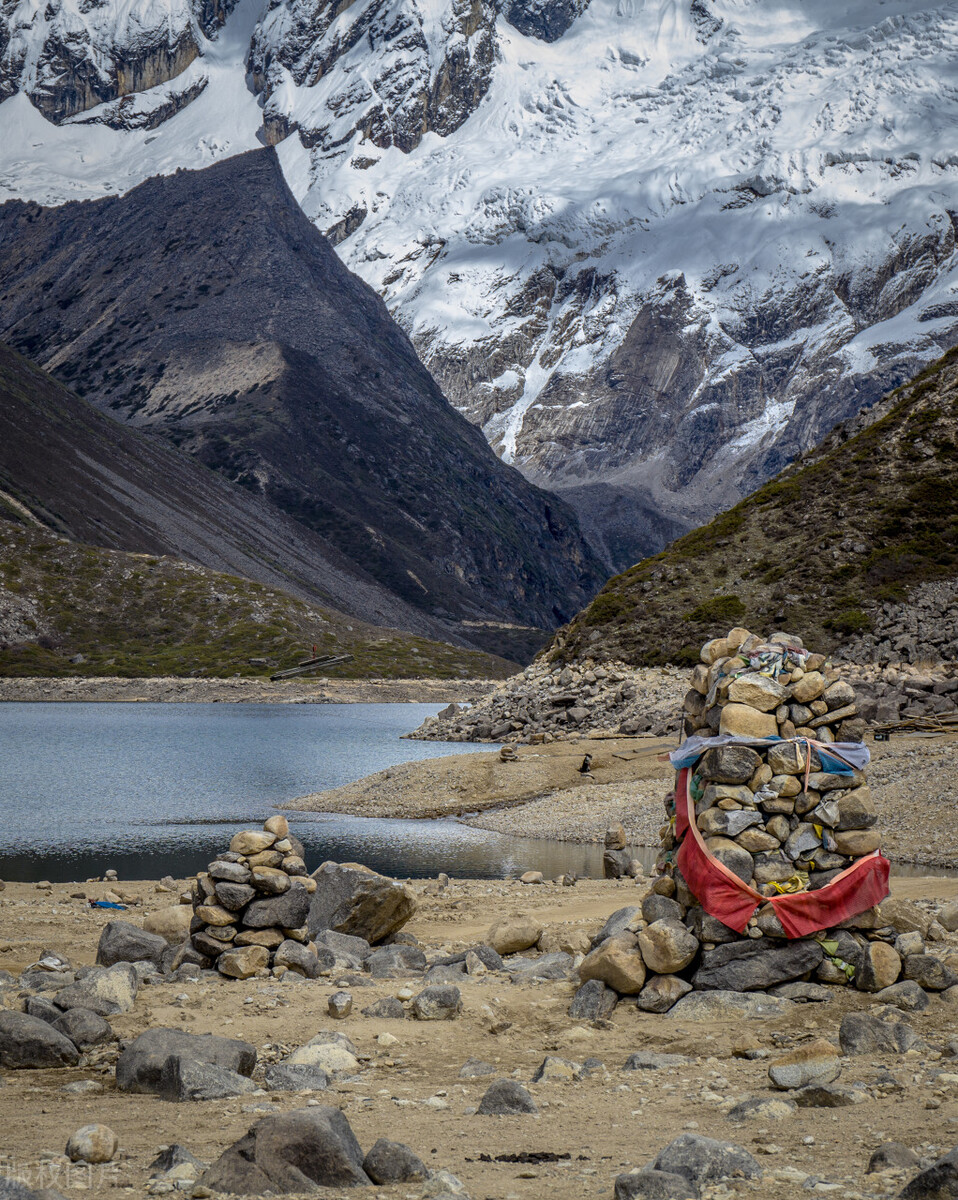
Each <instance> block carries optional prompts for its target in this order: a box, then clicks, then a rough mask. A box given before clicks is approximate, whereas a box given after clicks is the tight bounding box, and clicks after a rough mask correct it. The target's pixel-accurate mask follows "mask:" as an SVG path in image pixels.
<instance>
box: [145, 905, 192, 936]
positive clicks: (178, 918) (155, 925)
mask: <svg viewBox="0 0 958 1200" xmlns="http://www.w3.org/2000/svg"><path fill="white" fill-rule="evenodd" d="M192 916H193V911H192V909H191V908H190V906H189V905H188V904H171V905H170V907H169V908H161V909H158V910H157V911H156V912H152V913H147V915H146V916H145V917H144V918H143V929H144V932H146V933H152V934H155V935H156V936H157V937H161V938H162V939H163V940H164V941H165V942H166V943H167V945H170V946H180V945H182V943H183V941H184V939H185V938H187V937H188V936H189V932H190V920H191V918H192Z"/></svg>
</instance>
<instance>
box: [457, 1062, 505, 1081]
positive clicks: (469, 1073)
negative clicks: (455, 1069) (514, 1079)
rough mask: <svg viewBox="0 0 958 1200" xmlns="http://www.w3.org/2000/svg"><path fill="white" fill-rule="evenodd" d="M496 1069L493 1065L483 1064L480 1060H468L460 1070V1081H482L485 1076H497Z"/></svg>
mask: <svg viewBox="0 0 958 1200" xmlns="http://www.w3.org/2000/svg"><path fill="white" fill-rule="evenodd" d="M495 1073H496V1068H495V1067H494V1066H493V1065H492V1063H487V1062H482V1060H481V1059H478V1058H467V1059H466V1061H465V1062H464V1063H463V1064H462V1066H461V1067H460V1068H459V1078H460V1079H480V1078H482V1076H484V1075H495Z"/></svg>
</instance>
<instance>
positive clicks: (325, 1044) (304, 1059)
mask: <svg viewBox="0 0 958 1200" xmlns="http://www.w3.org/2000/svg"><path fill="white" fill-rule="evenodd" d="M329 1036H330V1035H327V1034H317V1036H316V1037H315V1038H311V1039H310V1041H308V1042H307V1043H306V1045H305V1046H300V1047H299V1049H298V1050H294V1051H293V1053H292V1054H291V1055H290V1056H289V1058H288V1059H287V1061H288V1062H289V1063H292V1064H293V1065H294V1066H297V1065H304V1066H310V1067H321V1068H322V1070H324V1071H325V1072H326V1073H327V1074H328V1075H355V1073H356V1072H357V1071H358V1070H359V1059H358V1058H357V1057H356V1054H355V1053H354V1051H355V1047H354V1046H353V1045H352V1043H351V1042H349V1040H348V1039H346V1042H347V1045H342V1044H341V1043H340V1042H338V1041H328V1040H326V1039H327V1037H329Z"/></svg>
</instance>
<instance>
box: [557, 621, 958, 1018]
mask: <svg viewBox="0 0 958 1200" xmlns="http://www.w3.org/2000/svg"><path fill="white" fill-rule="evenodd" d="M701 657H702V661H701V663H700V664H699V665H698V666H696V667H695V669H694V670H693V672H692V688H691V690H690V691H689V692H688V694H687V696H686V699H685V704H684V724H685V731H686V733H687V734H689V735H698V736H701V737H704V738H710V737H713V736H718V735H722V734H730V735H734V736H738V737H743V738H754V739H763V738H773V737H774V738H781V739H789V738H791V739H795V740H791V741H789V740H781V741H776V742H774V743H772V744H771V745H769V746H762V745H761V744H759V745H758V746H755V747H751V746H748V745H743V744H740V743H734V742H732V743H727V744H719V745H715V746H711V747H709V748H707V749H705V751H704V754H703V755H702V757H701V758H700V759H699V760H698V762H697V763H696V765H695V767H694V774H693V775H692V777H691V786H692V798H693V800H694V802H695V820H696V824H697V826H698V829H699V831H700V832H701V833H702V835H703V838H704V840H705V844H706V846H707V847H708V848H709V850H710V851H711V852H712V854H713V855H714V856H715V857H716V858H718V859H719V860H720V861H721V862H723V863H724V864H725V865H726V866H727V867H728V868H729V869H730V870H731V871H732V872H733V873H734V874H736V875H738V877H739V878H740V879H742V880H743V881H744V882H746V883H748V884H750V885H751V886H752V887H753V888H755V890H756V891H758V892H760V893H761V894H764V895H766V896H770V897H771V896H773V895H775V894H777V893H781V892H797V891H805V890H813V889H816V888H820V887H823V886H825V885H826V884H827V883H829V882H830V881H831V880H832V879H833V878H834V877H835V876H836V875H837V874H838V873H839V872H841V871H843V870H844V869H846V868H847V867H848V866H849V865H851V863H853V862H854V861H855V860H856V859H858V858H861V857H862V856H863V855H866V854H870V853H871V852H872V851H874V850H876V849H878V848H879V844H880V837H879V833H878V831H877V830H876V829H875V828H874V826H875V824H876V813H875V807H874V803H873V801H872V797H871V793H870V790H869V787H868V785H867V783H866V781H865V777H864V774H863V773H862V772H860V771H854V772H853V773H851V774H839V773H838V772H835V771H834V770H829V769H828V766H829V764H828V763H827V762H826V763H823V761H822V759H821V757H820V753H819V751H818V750H816V749H815V748H811V750H809V747H808V745H807V744H806V743H803V742H802V741H801V740H800V739H802V738H809V739H811V740H813V741H816V742H819V743H825V744H826V745H827V744H830V743H833V742H836V741H842V742H847V741H856V740H860V739H861V737H862V735H863V733H864V723H863V722H862V720H861V718H860V716H859V714H858V709H857V700H856V696H855V692H854V690H853V689H852V688H851V687H850V686H849V685H848V684H847V683H845V682H844V681H843V680H842V679H841V678H840V677H839V675H838V672H837V671H836V670H835V669H834V667H833V666H832V664H831V663H830V662H829V661H828V660H827V659H825V658H824V657H823V656H821V655H815V654H810V653H808V652H807V651H806V650H805V648H804V647H803V646H802V645H801V642H800V640H799V639H797V638H794V637H791V636H789V635H786V634H780V635H773V637H772V638H770V639H769V641H768V642H763V641H761V639H759V638H757V637H755V636H753V635H752V634H750V633H749V632H748V630H745V629H733V630H731V631H730V632H729V634H728V635H727V636H726V637H724V638H717V639H715V640H713V641H710V642H708V643H706V645H705V646H704V647H703V648H702V656H701ZM809 753H810V756H811V761H810V762H809V761H808V755H809ZM821 754H827V749H826V748H825V747H823V749H822V751H821ZM666 811H667V814H668V816H669V817H670V820H669V822H668V824H666V825H665V826H663V828H662V831H661V836H662V851H661V854H660V856H659V861H658V864H657V874H656V877H655V878H654V879H651V880H644V879H641V878H640V879H639V880H638V881H637V883H638V884H639V886H640V887H641V888H642V891H641V893H640V895H639V897H637V899H638V903H636V904H632V905H629V906H628V907H626V908H623V909H621V910H619V912H617V913H615V914H613V916H612V917H610V918H609V920H608V921H607V922H606V925H605V927H604V928H603V929H602V930H601V931H600V932H599V934H598V935H597V936H596V937H595V938H594V939H593V942H592V949H591V951H590V953H589V954H588V955H586V957H585V959H584V960H583V961H582V963H581V965H580V966H579V978H580V980H581V981H582V987H581V988H580V989H579V992H578V993H577V995H576V998H575V1000H574V1001H573V1005H572V1009H571V1010H570V1011H571V1013H572V1015H573V1016H579V1017H592V1018H593V1019H595V1018H596V1017H601V1016H603V1015H607V1013H608V1011H610V1009H611V1007H613V1006H614V1005H615V1004H616V1003H617V1001H618V999H619V998H620V997H623V996H628V997H635V1000H636V1003H637V1004H638V1007H639V1008H640V1009H643V1010H645V1011H648V1012H666V1011H668V1010H670V1009H672V1008H673V1006H675V1005H676V1004H678V1005H679V1007H680V1008H681V1011H682V1012H687V1013H688V1015H689V1016H693V1015H696V1014H699V1015H707V1011H709V1010H708V1005H709V1004H710V1003H711V1001H710V1000H709V999H708V998H707V997H706V996H701V995H693V994H690V993H693V992H696V993H698V992H701V993H707V992H715V991H720V992H729V993H742V992H755V991H766V990H769V989H772V991H773V993H774V995H775V996H776V997H778V998H783V999H791V1000H794V999H798V1000H805V999H809V1000H811V999H820V998H822V997H821V996H820V995H818V994H817V993H816V988H817V989H818V991H819V992H821V990H822V989H821V987H820V985H821V984H838V985H841V986H847V985H854V986H855V987H856V988H858V989H860V990H862V991H865V992H874V993H881V998H882V999H885V1000H887V1001H888V1002H889V1003H891V1004H895V1005H896V1006H899V1007H902V1008H907V1007H908V1006H915V1005H923V1004H924V1005H926V1004H927V997H925V996H924V993H925V992H926V991H944V990H946V989H948V988H952V987H955V986H956V985H958V974H956V973H955V971H954V970H953V964H949V963H947V962H945V961H943V960H942V959H941V958H939V957H938V956H937V955H936V954H934V953H933V952H932V951H931V950H930V948H929V943H934V942H941V941H942V940H943V939H944V938H945V936H946V934H945V928H943V926H942V924H940V923H939V922H938V921H937V920H935V919H934V917H933V916H932V915H930V914H929V913H928V912H926V911H925V910H924V909H923V908H922V907H921V906H919V905H916V904H912V903H908V902H904V901H896V900H886V901H884V902H883V903H882V904H881V905H880V906H879V907H877V908H872V909H869V910H868V911H867V912H864V913H862V914H860V915H859V916H857V917H853V918H851V919H849V920H846V921H843V922H842V923H841V924H840V925H836V926H835V927H833V928H829V929H826V930H822V931H820V932H819V933H817V934H815V935H813V936H812V937H808V938H798V939H792V940H789V939H787V938H786V937H785V935H784V930H783V929H782V927H781V924H780V923H779V920H778V917H777V916H776V913H775V910H774V907H773V905H772V904H771V903H769V904H766V905H764V906H763V907H761V908H759V910H758V911H757V913H756V914H755V916H753V917H752V919H751V920H750V921H749V925H748V928H747V931H746V933H745V935H742V934H740V933H738V932H737V931H735V930H733V929H730V928H729V927H728V926H726V925H724V924H723V923H722V922H721V921H719V920H718V919H716V918H715V917H713V916H711V915H710V914H708V913H707V912H705V910H704V909H703V908H702V906H701V904H699V902H698V900H697V898H696V897H695V896H694V895H693V894H692V893H691V891H690V890H689V887H688V884H687V883H686V881H685V880H684V879H683V877H682V873H681V871H680V870H679V868H678V866H677V864H676V850H677V847H676V841H675V834H674V822H673V821H672V820H671V818H672V817H674V814H675V796H674V794H672V795H670V796H669V797H667V798H666ZM943 920H944V918H943ZM948 921H949V927H950V925H951V919H950V917H949V918H948ZM746 1009H747V1005H746ZM746 1009H743V1011H746ZM677 1011H678V1010H677Z"/></svg>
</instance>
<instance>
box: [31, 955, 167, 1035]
mask: <svg viewBox="0 0 958 1200" xmlns="http://www.w3.org/2000/svg"><path fill="white" fill-rule="evenodd" d="M164 945H165V943H164ZM139 986H140V979H139V976H138V975H137V973H136V970H135V969H134V968H133V967H132V966H131V965H130V964H129V963H116V964H115V965H114V966H112V967H105V968H100V969H97V968H92V969H91V970H89V971H88V972H87V973H86V974H85V975H84V976H83V978H82V979H78V980H77V981H76V983H71V984H70V986H69V987H65V988H62V989H61V990H60V991H59V992H57V993H56V995H55V996H54V997H53V1003H54V1004H55V1005H56V1006H57V1007H58V1008H62V1009H63V1010H64V1011H66V1010H68V1009H71V1008H88V1009H89V1010H90V1011H91V1012H95V1013H97V1014H98V1015H99V1016H101V1017H112V1016H115V1015H116V1014H117V1013H125V1012H129V1011H130V1009H131V1008H132V1007H133V1003H134V1001H135V1000H136V993H137V991H138V990H139Z"/></svg>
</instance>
